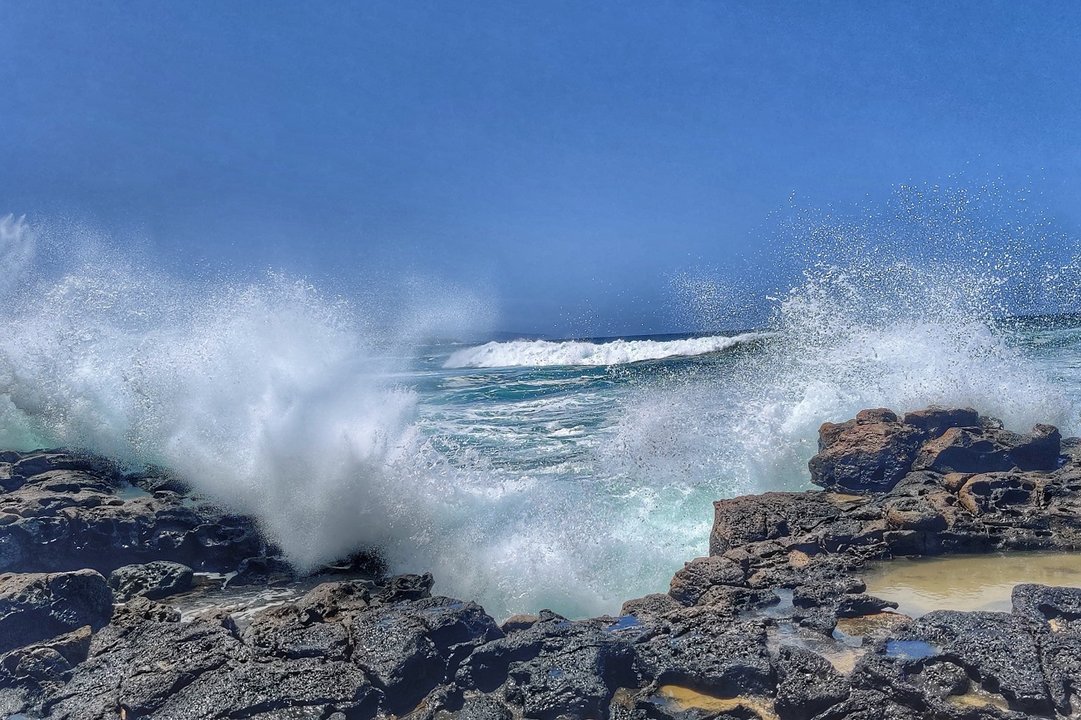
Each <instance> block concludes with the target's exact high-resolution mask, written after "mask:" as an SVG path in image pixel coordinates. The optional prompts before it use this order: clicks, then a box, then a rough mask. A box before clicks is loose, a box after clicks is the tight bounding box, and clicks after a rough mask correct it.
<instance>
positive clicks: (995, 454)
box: [912, 425, 1062, 474]
mask: <svg viewBox="0 0 1081 720" xmlns="http://www.w3.org/2000/svg"><path fill="white" fill-rule="evenodd" d="M1061 440H1062V437H1061V435H1060V434H1059V431H1058V429H1057V428H1054V427H1052V426H1050V425H1037V426H1036V427H1035V428H1033V430H1032V433H1031V434H1030V435H1018V434H1017V433H1012V432H1009V431H1007V430H1003V429H1000V428H989V427H982V428H950V429H949V430H947V431H946V432H945V433H943V434H942V435H941V436H940V437H938V438H936V439H934V440H931V441H930V442H928V443H926V444H925V445H924V446H923V447H922V448H921V449H920V451H919V454H918V456H917V457H916V460H915V462H914V463H913V465H912V467H913V469H915V470H931V471H933V472H938V473H943V474H945V473H952V472H961V473H991V472H1004V471H1006V470H1013V469H1015V468H1016V469H1019V470H1043V471H1049V470H1054V469H1055V467H1056V466H1057V465H1058V458H1059V452H1060V449H1061Z"/></svg>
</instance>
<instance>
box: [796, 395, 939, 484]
mask: <svg viewBox="0 0 1081 720" xmlns="http://www.w3.org/2000/svg"><path fill="white" fill-rule="evenodd" d="M924 437H925V436H924V434H923V432H922V431H921V430H919V429H917V428H916V427H914V426H912V425H906V424H905V423H902V422H901V421H900V420H898V419H897V415H896V414H894V413H893V412H890V411H889V410H884V409H883V410H864V411H862V412H860V413H859V414H858V415H857V416H856V419H855V420H849V421H848V422H846V423H842V424H840V425H835V424H833V423H825V424H824V425H823V426H822V428H821V429H820V430H819V438H820V439H819V452H818V454H817V455H815V456H814V457H813V458H812V459H811V462H810V465H809V466H810V469H811V482H813V483H815V484H816V485H821V486H822V487H824V488H827V489H829V490H837V491H842V492H853V491H854V492H885V491H888V490H889V489H890V488H892V487H893V486H894V485H895V484H896V483H897V481H898V480H900V479H901V478H902V477H904V476H905V474H906V473H907V472H908V471H909V470H910V469H911V467H912V461H913V460H914V459H915V458H916V453H917V452H918V451H919V449H920V443H921V442H922V440H923V439H924Z"/></svg>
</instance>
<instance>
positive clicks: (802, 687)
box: [774, 646, 849, 720]
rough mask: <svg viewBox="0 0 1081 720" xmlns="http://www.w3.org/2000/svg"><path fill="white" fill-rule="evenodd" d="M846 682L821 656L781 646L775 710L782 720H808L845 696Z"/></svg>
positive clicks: (846, 695) (846, 693)
mask: <svg viewBox="0 0 1081 720" xmlns="http://www.w3.org/2000/svg"><path fill="white" fill-rule="evenodd" d="M848 692H849V689H848V683H847V682H845V678H844V677H843V676H842V675H841V674H840V673H839V672H837V671H836V670H835V669H834V668H833V666H832V665H830V663H829V661H828V660H826V659H825V658H823V657H822V656H821V655H817V654H815V653H813V652H811V651H809V650H803V649H801V648H794V647H785V646H782V647H781V648H780V651H779V653H778V658H777V691H776V701H775V702H774V709H775V710H776V711H777V715H778V717H780V719H781V720H811V718H813V717H815V716H816V715H818V714H819V713H820V712H823V711H824V710H826V709H828V708H830V707H833V706H834V705H836V704H837V703H839V702H841V701H843V700H844V699H845V698H847V697H848Z"/></svg>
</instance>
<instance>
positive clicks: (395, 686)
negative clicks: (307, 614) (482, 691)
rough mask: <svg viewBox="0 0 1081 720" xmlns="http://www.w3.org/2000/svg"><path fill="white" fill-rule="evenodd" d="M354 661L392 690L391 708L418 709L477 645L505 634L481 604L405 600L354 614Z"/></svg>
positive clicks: (396, 710) (389, 694)
mask: <svg viewBox="0 0 1081 720" xmlns="http://www.w3.org/2000/svg"><path fill="white" fill-rule="evenodd" d="M350 636H351V637H352V639H353V642H354V649H353V656H352V657H353V661H354V662H355V663H357V664H358V665H360V666H361V667H362V668H364V669H365V670H366V671H367V672H368V673H370V674H371V676H372V678H373V679H374V680H375V681H376V682H377V683H378V684H379V686H380V687H381V688H383V689H384V690H385V692H386V701H387V703H388V709H389V710H390V711H391V712H394V713H401V712H404V711H407V710H410V709H412V708H413V707H414V706H415V705H416V704H417V703H418V702H419V701H420V700H421V699H422V698H423V697H424V696H425V695H427V694H428V693H429V692H431V690H432V689H433V688H435V687H436V686H437V685H439V684H441V683H443V682H446V681H447V680H448V679H450V678H453V677H454V674H455V672H457V670H458V666H459V665H460V664H461V662H462V660H464V659H465V658H466V657H467V656H468V655H469V654H470V653H471V652H472V651H473V650H474V649H475V648H476V647H477V646H479V645H481V644H483V643H486V642H490V641H492V640H496V639H498V638H500V637H502V636H503V633H502V632H501V631H500V630H499V628H498V627H497V626H496V624H495V621H494V620H492V618H491V617H489V616H488V615H486V614H485V613H484V610H483V609H482V608H481V607H480V606H479V605H477V604H476V603H463V602H460V601H457V600H452V599H450V598H443V597H435V598H425V599H420V600H400V601H397V602H395V603H393V604H388V605H386V606H383V607H377V608H374V609H372V610H369V611H368V612H364V613H361V614H358V615H357V616H356V617H354V618H353V620H352V623H351V627H350Z"/></svg>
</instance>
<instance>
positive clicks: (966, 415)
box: [903, 407, 980, 438]
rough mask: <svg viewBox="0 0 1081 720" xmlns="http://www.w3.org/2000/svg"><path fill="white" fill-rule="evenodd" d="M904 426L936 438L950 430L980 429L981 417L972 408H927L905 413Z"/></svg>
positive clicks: (926, 436) (925, 435)
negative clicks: (909, 426)
mask: <svg viewBox="0 0 1081 720" xmlns="http://www.w3.org/2000/svg"><path fill="white" fill-rule="evenodd" d="M903 422H904V424H905V425H911V426H912V427H914V428H916V429H917V430H919V431H920V432H921V433H923V435H924V437H925V438H936V437H938V436H939V435H941V434H942V433H944V432H946V431H947V430H949V429H950V428H965V427H979V426H980V415H979V413H977V412H976V411H975V410H973V409H972V408H936V407H932V408H927V409H925V410H914V411H913V412H909V413H905V416H904V421H903Z"/></svg>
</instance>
